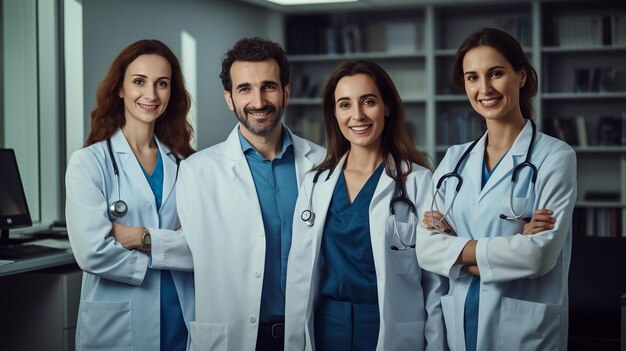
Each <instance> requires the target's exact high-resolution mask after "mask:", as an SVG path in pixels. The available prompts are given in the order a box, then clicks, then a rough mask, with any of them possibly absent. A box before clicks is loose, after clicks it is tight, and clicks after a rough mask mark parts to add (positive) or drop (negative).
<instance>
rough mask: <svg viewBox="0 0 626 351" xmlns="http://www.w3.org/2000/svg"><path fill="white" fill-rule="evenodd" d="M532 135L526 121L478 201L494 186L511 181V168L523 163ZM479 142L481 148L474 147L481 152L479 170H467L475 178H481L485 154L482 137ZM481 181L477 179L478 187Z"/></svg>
mask: <svg viewBox="0 0 626 351" xmlns="http://www.w3.org/2000/svg"><path fill="white" fill-rule="evenodd" d="M532 133H533V130H532V125H531V122H530V121H528V120H527V121H526V124H525V125H524V128H522V130H521V132H520V133H519V134H518V135H517V138H516V139H515V142H513V145H512V146H511V148H510V149H509V151H508V152H507V153H506V154H505V155H504V156H503V158H502V161H500V164H499V165H498V167H496V169H495V170H494V171H493V174H492V175H491V177H489V180H488V181H487V184H485V186H484V187H483V189H482V191H481V192H480V196H479V201H480V199H482V198H483V197H484V196H485V195H486V194H487V193H488V192H489V191H490V190H491V189H493V188H494V187H495V186H496V185H498V184H499V183H500V182H501V181H505V180H506V181H510V180H511V175H512V173H513V168H515V166H517V165H518V164H520V163H522V162H524V159H525V158H526V152H527V151H528V145H529V144H530V139H531V137H532ZM481 141H482V147H480V148H479V147H478V145H476V148H475V150H481V155H482V157H480V159H481V162H480V165H478V167H480V168H473V167H472V168H469V169H471V170H472V175H473V176H477V177H482V167H483V161H482V159H483V158H484V154H485V143H484V137H483V140H481ZM476 158H478V157H476ZM475 170H481V171H480V172H478V171H475ZM481 180H482V179H479V182H478V185H479V186H480V181H481Z"/></svg>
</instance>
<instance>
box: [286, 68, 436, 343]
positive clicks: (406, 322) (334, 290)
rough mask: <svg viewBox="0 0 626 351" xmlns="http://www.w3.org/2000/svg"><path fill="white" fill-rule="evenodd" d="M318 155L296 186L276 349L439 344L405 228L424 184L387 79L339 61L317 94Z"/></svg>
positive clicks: (428, 277)
mask: <svg viewBox="0 0 626 351" xmlns="http://www.w3.org/2000/svg"><path fill="white" fill-rule="evenodd" d="M323 110H324V126H325V128H326V140H327V147H328V149H327V153H326V158H325V160H324V161H323V162H322V163H321V164H320V165H319V166H317V167H315V168H314V169H313V171H312V172H311V173H309V174H308V175H307V176H306V177H305V180H304V181H303V183H302V186H301V189H300V192H299V196H298V201H297V204H296V210H295V213H296V216H297V218H295V219H294V225H293V237H292V246H291V251H290V253H289V260H288V262H289V263H288V268H287V289H286V290H287V292H286V311H285V315H286V317H285V323H286V324H285V328H286V329H285V349H286V350H305V349H306V350H314V349H317V350H424V349H426V347H428V349H432V350H442V349H445V347H446V345H445V338H444V334H445V332H444V329H443V320H442V314H441V309H440V305H439V298H440V296H441V295H442V294H444V293H445V292H446V291H447V282H446V281H445V280H444V279H443V278H441V277H440V276H437V275H435V274H432V273H428V272H426V271H423V270H422V269H421V268H420V267H419V265H418V262H417V257H416V255H415V231H416V229H417V225H418V223H419V219H418V217H417V208H419V207H421V203H422V199H423V198H424V197H425V196H426V192H427V191H428V189H429V183H430V178H431V174H430V170H429V169H428V168H426V167H427V161H426V158H425V156H424V155H423V154H422V153H420V152H419V151H418V150H417V149H416V147H415V144H414V142H413V140H412V139H411V137H410V135H409V133H408V131H407V128H406V124H405V116H404V108H403V105H402V101H401V99H400V96H399V95H398V92H397V90H396V87H395V85H394V84H393V82H392V80H391V78H390V77H389V75H388V74H387V73H386V72H385V71H384V70H383V69H382V68H381V67H380V66H378V65H377V64H375V63H373V62H370V61H346V62H343V63H342V64H340V65H339V66H338V67H337V68H336V69H335V71H334V72H333V73H332V75H331V76H330V78H329V80H328V82H327V83H326V87H325V89H324V94H323Z"/></svg>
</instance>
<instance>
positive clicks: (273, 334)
mask: <svg viewBox="0 0 626 351" xmlns="http://www.w3.org/2000/svg"><path fill="white" fill-rule="evenodd" d="M259 337H262V338H272V339H283V338H284V337H285V322H284V321H275V322H267V323H259Z"/></svg>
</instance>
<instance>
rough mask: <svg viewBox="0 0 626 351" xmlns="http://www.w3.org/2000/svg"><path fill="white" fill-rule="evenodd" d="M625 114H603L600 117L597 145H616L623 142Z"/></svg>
mask: <svg viewBox="0 0 626 351" xmlns="http://www.w3.org/2000/svg"><path fill="white" fill-rule="evenodd" d="M624 123H626V121H624V117H623V115H622V116H621V117H620V116H602V117H600V118H599V119H598V126H597V133H596V145H602V146H615V145H624V144H622V141H623V140H622V139H623V138H622V133H623V132H622V130H623V129H624V126H623V124H624Z"/></svg>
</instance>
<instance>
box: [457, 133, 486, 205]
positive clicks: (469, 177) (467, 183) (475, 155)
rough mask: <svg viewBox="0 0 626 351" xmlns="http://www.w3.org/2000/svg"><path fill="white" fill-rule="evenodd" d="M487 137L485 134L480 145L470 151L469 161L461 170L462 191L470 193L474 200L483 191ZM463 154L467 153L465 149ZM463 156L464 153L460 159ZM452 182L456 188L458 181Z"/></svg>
mask: <svg viewBox="0 0 626 351" xmlns="http://www.w3.org/2000/svg"><path fill="white" fill-rule="evenodd" d="M486 137H487V134H486V133H485V134H483V136H482V137H481V138H480V140H479V141H478V143H476V145H474V148H473V149H472V151H470V153H469V155H467V161H466V162H465V164H462V165H461V168H460V169H459V174H461V177H463V185H461V189H462V191H463V192H469V194H470V196H471V198H473V199H476V198H478V196H479V194H480V190H481V189H480V188H481V179H482V170H483V159H484V154H485V141H486ZM468 147H469V145H468ZM463 152H465V149H464V150H463ZM462 154H463V153H461V154H460V155H459V158H460V157H461V155H462ZM457 162H458V160H457ZM455 165H456V163H455ZM452 182H454V185H455V186H456V181H454V180H452V179H451V183H452Z"/></svg>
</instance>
